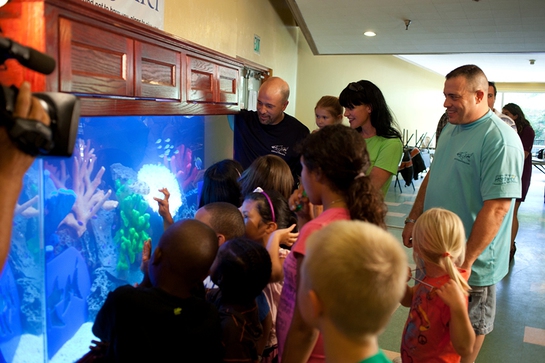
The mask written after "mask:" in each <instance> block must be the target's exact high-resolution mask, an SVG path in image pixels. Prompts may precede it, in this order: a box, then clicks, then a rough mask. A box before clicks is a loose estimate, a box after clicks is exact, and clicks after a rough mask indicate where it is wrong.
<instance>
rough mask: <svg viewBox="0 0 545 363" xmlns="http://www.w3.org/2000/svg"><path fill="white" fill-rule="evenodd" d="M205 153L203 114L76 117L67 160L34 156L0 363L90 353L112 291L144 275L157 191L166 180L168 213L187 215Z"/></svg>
mask: <svg viewBox="0 0 545 363" xmlns="http://www.w3.org/2000/svg"><path fill="white" fill-rule="evenodd" d="M203 159H204V117H203V116H194V117H190V116H138V117H136V116H132V117H82V118H81V120H80V126H79V131H78V139H77V141H76V145H75V150H74V155H73V157H72V158H54V157H44V158H42V159H38V160H37V161H36V162H35V163H34V165H33V166H32V167H31V168H30V169H29V171H28V172H27V174H26V176H25V180H24V186H23V191H22V193H21V196H20V198H19V202H18V205H17V208H16V211H15V214H16V216H15V218H14V221H13V233H12V240H11V250H10V255H9V258H8V262H7V263H6V265H5V267H4V269H3V271H2V274H1V276H0V363H2V362H48V361H51V362H74V361H75V360H77V359H78V358H80V357H81V356H83V355H84V354H85V353H86V352H87V350H88V347H89V345H90V342H91V339H94V337H93V335H92V333H91V327H92V323H93V321H94V319H95V316H96V314H97V312H98V310H99V309H100V307H101V306H102V303H103V302H104V300H105V299H106V296H107V295H108V292H110V291H112V290H114V289H115V288H116V287H118V286H121V285H125V284H135V283H138V282H140V281H141V279H142V272H141V271H140V264H141V260H142V259H141V254H142V246H143V243H144V241H145V240H147V239H148V238H151V240H152V247H155V245H156V244H157V242H158V240H159V238H160V236H161V235H162V232H163V223H162V219H161V217H160V216H159V214H158V204H157V201H156V200H155V199H154V198H164V195H163V193H162V192H161V191H160V189H163V188H166V189H167V190H168V192H169V193H170V199H169V204H170V212H171V214H172V215H173V216H174V219H175V220H178V219H181V218H192V217H193V215H194V214H195V211H196V209H197V205H198V201H197V194H198V188H197V184H198V182H199V180H200V179H202V174H203V170H202V169H203V165H204V160H203ZM135 318H137V317H135Z"/></svg>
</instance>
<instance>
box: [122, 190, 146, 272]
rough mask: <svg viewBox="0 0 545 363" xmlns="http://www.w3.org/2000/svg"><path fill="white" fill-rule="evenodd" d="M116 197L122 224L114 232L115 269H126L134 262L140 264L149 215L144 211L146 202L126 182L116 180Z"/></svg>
mask: <svg viewBox="0 0 545 363" xmlns="http://www.w3.org/2000/svg"><path fill="white" fill-rule="evenodd" d="M116 189H117V191H116V193H115V195H116V197H117V199H118V201H119V214H120V216H121V221H122V224H121V226H120V228H119V230H118V231H117V233H116V234H115V241H116V242H117V245H118V247H119V256H118V260H117V269H118V270H119V271H124V270H128V269H129V268H130V267H131V265H133V266H134V265H135V262H136V263H137V265H138V266H140V260H139V259H138V258H139V257H140V254H141V253H142V247H143V246H144V241H145V240H147V239H148V238H149V233H148V230H149V228H150V223H149V219H150V215H149V213H146V211H147V209H148V203H147V202H146V201H145V200H144V198H143V197H142V196H141V195H140V194H137V193H133V192H132V191H131V189H130V188H129V185H128V183H127V184H122V183H121V181H119V180H116Z"/></svg>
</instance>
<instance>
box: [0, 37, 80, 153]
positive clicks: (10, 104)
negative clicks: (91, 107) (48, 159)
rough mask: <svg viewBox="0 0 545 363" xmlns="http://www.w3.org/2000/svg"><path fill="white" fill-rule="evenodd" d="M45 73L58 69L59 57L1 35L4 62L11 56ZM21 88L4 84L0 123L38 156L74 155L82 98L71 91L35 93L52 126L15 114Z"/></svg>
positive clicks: (0, 95)
mask: <svg viewBox="0 0 545 363" xmlns="http://www.w3.org/2000/svg"><path fill="white" fill-rule="evenodd" d="M12 58H13V59H16V60H17V61H18V62H19V63H20V64H21V65H23V66H25V67H27V68H29V69H32V70H34V71H36V72H40V73H42V74H50V73H51V72H53V70H54V69H55V66H56V63H55V60H54V59H53V58H51V57H49V56H48V55H46V54H43V53H41V52H38V51H37V50H35V49H32V48H29V47H25V46H23V45H21V44H18V43H16V42H14V41H12V40H11V39H8V38H3V37H0V65H2V64H4V62H5V61H6V60H7V59H12ZM18 93H19V90H18V89H17V87H15V86H11V87H7V86H4V85H0V125H2V126H5V127H6V128H7V131H8V134H9V137H10V138H11V139H12V140H13V142H14V143H15V144H16V145H17V147H18V148H19V149H21V150H22V151H23V152H25V153H27V154H29V155H32V156H36V155H39V154H40V155H48V156H72V151H73V150H74V144H75V142H76V136H77V131H78V124H79V114H80V100H79V99H78V98H77V97H76V96H74V95H71V94H67V93H58V92H43V93H32V96H34V97H36V98H38V99H39V100H40V103H41V105H42V107H43V108H44V109H45V111H46V112H47V114H48V115H49V118H50V119H51V123H50V125H49V126H46V125H45V124H43V123H41V122H38V121H35V120H28V119H22V118H18V117H14V116H13V112H14V110H15V100H16V99H17V95H18Z"/></svg>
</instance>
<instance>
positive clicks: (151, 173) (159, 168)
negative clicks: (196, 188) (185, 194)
mask: <svg viewBox="0 0 545 363" xmlns="http://www.w3.org/2000/svg"><path fill="white" fill-rule="evenodd" d="M138 181H139V182H141V183H144V184H146V185H148V186H149V189H150V191H151V192H150V193H148V194H147V195H145V196H144V198H145V199H146V201H147V202H148V204H149V206H150V207H151V209H152V210H153V211H154V212H158V210H159V207H158V205H157V202H156V201H155V200H154V199H153V197H161V193H160V192H159V189H162V188H167V189H168V190H169V191H170V199H169V205H170V208H171V210H170V213H172V214H176V213H177V212H178V209H179V208H180V207H181V206H182V191H181V190H180V185H179V184H178V181H177V180H176V177H175V176H174V174H173V173H171V172H170V170H168V169H167V168H166V167H165V166H163V165H154V164H146V165H144V166H142V168H141V169H140V170H139V171H138Z"/></svg>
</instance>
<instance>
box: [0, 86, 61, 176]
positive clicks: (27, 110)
mask: <svg viewBox="0 0 545 363" xmlns="http://www.w3.org/2000/svg"><path fill="white" fill-rule="evenodd" d="M13 117H19V118H25V119H29V120H36V121H38V122H42V123H44V124H46V125H49V123H50V120H49V115H48V114H47V112H46V111H45V110H44V109H43V107H42V105H41V104H40V101H39V100H38V99H37V98H35V97H32V93H31V92H30V84H29V83H28V82H23V84H21V87H20V88H19V94H18V96H17V100H16V101H15V110H14V112H13ZM33 161H34V157H32V156H29V155H27V154H25V153H24V152H22V151H21V150H19V149H18V148H17V146H16V145H15V144H14V143H13V142H12V141H11V139H10V138H9V136H8V133H7V130H6V128H5V127H0V172H1V173H2V175H4V176H6V177H7V176H9V177H10V179H11V178H18V180H17V181H19V182H21V180H19V179H20V178H22V176H23V175H24V174H25V172H26V171H27V169H28V168H29V167H30V165H31V164H32V162H33Z"/></svg>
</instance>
